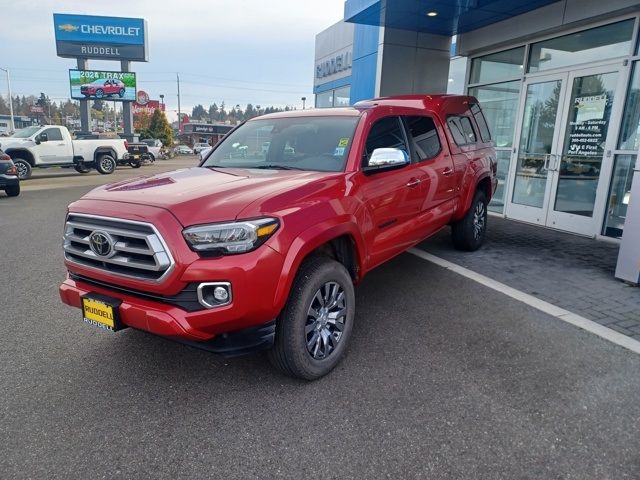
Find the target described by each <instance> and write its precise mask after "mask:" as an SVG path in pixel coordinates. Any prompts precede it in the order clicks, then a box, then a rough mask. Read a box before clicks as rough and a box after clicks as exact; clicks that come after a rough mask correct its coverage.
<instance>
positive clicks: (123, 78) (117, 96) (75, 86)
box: [69, 70, 136, 102]
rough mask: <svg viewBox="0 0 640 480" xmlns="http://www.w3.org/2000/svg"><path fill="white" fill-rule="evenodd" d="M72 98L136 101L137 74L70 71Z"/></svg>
mask: <svg viewBox="0 0 640 480" xmlns="http://www.w3.org/2000/svg"><path fill="white" fill-rule="evenodd" d="M69 84H70V86H71V98H73V99H76V100H88V99H94V100H95V99H100V100H114V101H119V102H133V101H135V99H136V74H135V73H133V72H107V71H104V70H69Z"/></svg>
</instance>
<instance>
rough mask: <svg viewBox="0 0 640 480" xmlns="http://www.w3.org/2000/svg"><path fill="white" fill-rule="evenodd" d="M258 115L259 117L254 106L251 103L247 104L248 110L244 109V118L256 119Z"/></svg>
mask: <svg viewBox="0 0 640 480" xmlns="http://www.w3.org/2000/svg"><path fill="white" fill-rule="evenodd" d="M256 115H258V112H256V109H255V108H253V105H251V104H250V103H247V108H245V109H244V118H245V119H249V118H253V117H255V116H256Z"/></svg>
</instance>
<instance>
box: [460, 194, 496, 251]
mask: <svg viewBox="0 0 640 480" xmlns="http://www.w3.org/2000/svg"><path fill="white" fill-rule="evenodd" d="M486 233H487V196H486V195H485V193H484V192H483V191H482V190H478V191H476V193H475V195H474V197H473V201H472V202H471V207H470V208H469V211H468V212H467V213H466V214H465V216H464V218H462V220H460V221H459V222H457V223H454V224H453V225H452V226H451V238H452V240H453V246H454V247H455V248H457V249H458V250H466V251H467V252H473V251H475V250H478V249H479V248H480V247H481V246H482V244H483V243H484V239H485V236H486Z"/></svg>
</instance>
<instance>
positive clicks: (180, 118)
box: [176, 73, 182, 135]
mask: <svg viewBox="0 0 640 480" xmlns="http://www.w3.org/2000/svg"><path fill="white" fill-rule="evenodd" d="M176 80H177V81H178V135H180V132H181V131H182V112H180V75H179V74H177V73H176Z"/></svg>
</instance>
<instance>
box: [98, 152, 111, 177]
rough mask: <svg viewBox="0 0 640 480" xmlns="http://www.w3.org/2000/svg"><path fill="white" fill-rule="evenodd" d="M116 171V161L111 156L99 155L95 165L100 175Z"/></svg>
mask: <svg viewBox="0 0 640 480" xmlns="http://www.w3.org/2000/svg"><path fill="white" fill-rule="evenodd" d="M115 169H116V160H115V159H114V158H113V157H112V156H111V155H101V156H100V157H99V158H98V161H97V163H96V170H98V172H100V173H101V174H102V175H109V174H111V173H113V172H114V170H115Z"/></svg>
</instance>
